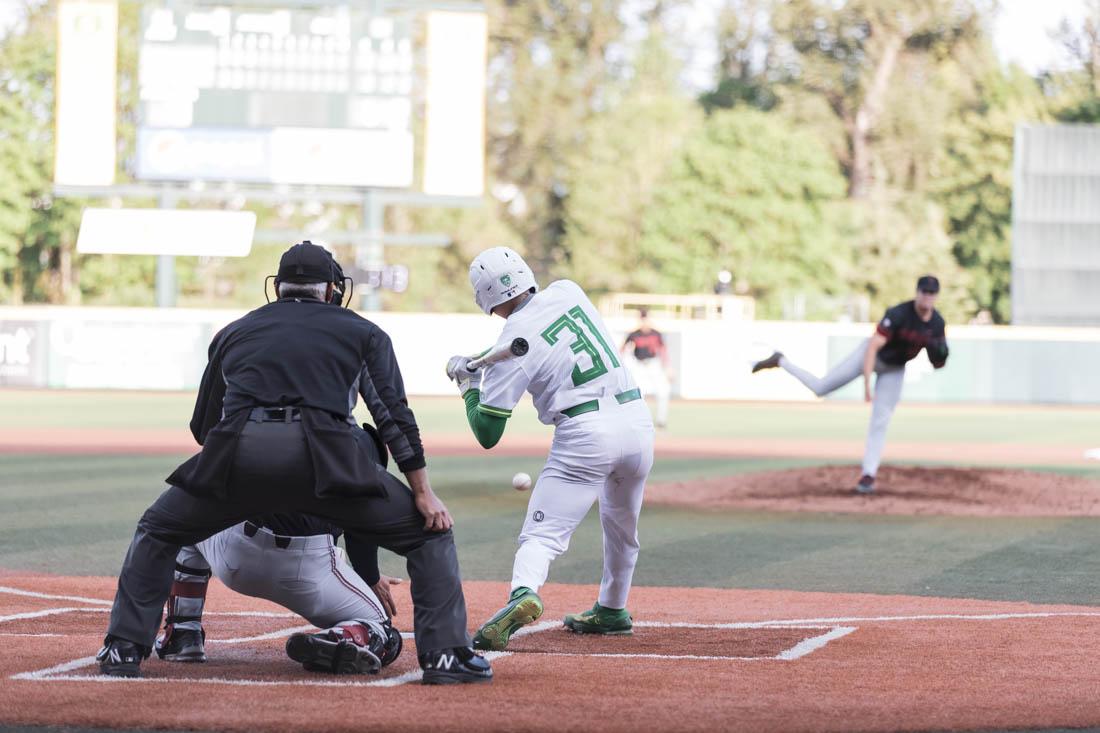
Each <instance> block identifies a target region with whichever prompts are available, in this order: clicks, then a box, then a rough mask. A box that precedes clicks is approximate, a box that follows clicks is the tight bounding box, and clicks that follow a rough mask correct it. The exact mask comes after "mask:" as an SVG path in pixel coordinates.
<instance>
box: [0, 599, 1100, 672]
mask: <svg viewBox="0 0 1100 733" xmlns="http://www.w3.org/2000/svg"><path fill="white" fill-rule="evenodd" d="M0 594H9V595H18V596H26V597H31V598H40V599H45V600H62V601H74V602H78V603H84V604H89V605H91V606H93V607H92V608H88V607H78V606H63V607H58V608H48V609H42V610H39V611H28V612H24V613H17V614H12V615H9V616H0V624H2V623H3V622H5V621H14V620H19V619H26V618H39V617H43V616H51V615H56V614H62V613H106V612H108V611H109V610H110V608H109V607H110V606H111V601H107V600H103V599H101V598H86V597H82V596H69V595H52V594H48V593H39V592H37V591H28V590H23V589H20V588H11V587H8V586H0ZM208 614H209V615H212V616H235V617H244V618H288V619H290V618H298V616H296V615H295V614H293V613H289V612H270V611H221V612H218V611H211V612H208ZM1067 617H1079V618H1080V617H1100V611H1097V612H1088V611H1051V612H1032V613H1023V612H1021V613H985V614H955V613H940V614H911V615H903V616H832V617H822V618H801V619H773V620H768V621H733V622H728V623H695V622H690V621H682V622H669V621H636V622H634V625H635V626H636V627H639V628H688V629H806V630H810V631H823V632H824V633H821V634H817V635H814V636H810V637H807V638H804V639H802V640H801V641H800V642H798V643H797V644H795V645H794V646H792V647H790V648H789V649H785V650H783V651H781V652H780V653H779V654H776V655H775V656H768V657H724V656H723V657H719V656H702V655H669V654H640V653H639V654H634V653H624V654H618V653H610V652H534V653H537V654H543V655H547V656H580V657H618V658H630V657H634V658H642V659H676V660H684V659H689V660H690V659H695V660H704V661H736V662H742V661H746V662H757V661H783V662H788V661H794V660H797V659H801V658H803V657H805V656H807V655H809V654H812V653H813V652H815V651H818V650H819V649H821V648H823V647H824V646H826V645H827V644H829V643H830V642H832V641H835V640H837V639H840V638H842V637H845V636H847V635H848V634H851V633H852V632H853V631H856V630H857V629H858V628H859V627H858V626H851V625H849V624H875V623H896V622H918V621H977V622H982V621H1004V620H1010V619H1047V618H1067ZM313 628H314V627H313V626H293V627H289V628H285V629H280V630H277V631H272V632H268V633H264V634H257V635H255V636H244V637H239V638H232V639H208V640H207V643H211V644H247V643H250V642H257V641H266V640H271V639H279V638H283V637H287V636H290V635H291V634H295V633H298V632H299V631H309V630H312V629H313ZM556 628H561V622H560V621H543V622H542V623H539V624H535V625H533V626H527V627H524V628H522V629H520V630H518V631H517V632H516V633H515V634H513V635H512V637H513V638H517V637H523V636H528V635H530V634H538V633H541V632H544V631H549V630H551V629H556ZM0 635H4V636H60V635H58V634H3V633H2V631H0ZM402 636H403V637H405V638H411V637H412V634H410V633H404V634H402ZM525 653H530V652H508V651H504V652H487V653H486V654H485V658H486V659H488V660H490V661H493V660H497V659H503V658H505V657H510V656H513V655H515V654H525ZM95 663H96V662H95V657H94V656H90V657H81V658H79V659H73V660H70V661H68V662H63V663H61V664H57V665H54V666H52V667H46V668H45V669H38V670H34V671H31V672H20V673H18V674H14V675H11V677H10V679H13V680H30V681H35V682H100V683H105V684H124V683H135V684H155V683H164V682H168V683H178V682H185V683H193V684H213V685H232V686H241V687H398V686H400V685H404V684H408V683H411V682H418V681H419V680H420V679H421V677H422V673H421V671H420V670H419V669H416V670H412V671H409V672H405V673H403V674H400V675H395V676H393V677H384V678H381V679H371V678H367V679H366V680H356V679H346V678H344V679H339V680H331V679H324V678H319V679H302V680H254V679H229V678H220V677H206V678H198V677H140V678H123V677H105V676H102V675H95V676H83V675H78V674H71V673H72V672H75V671H77V670H80V669H84V668H86V667H91V666H92V665H94V664H95Z"/></svg>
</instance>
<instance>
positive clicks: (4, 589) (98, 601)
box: [0, 585, 113, 606]
mask: <svg viewBox="0 0 1100 733" xmlns="http://www.w3.org/2000/svg"><path fill="white" fill-rule="evenodd" d="M0 593H10V594H11V595H13V596H27V597H29V598H45V599H47V600H51V601H80V602H81V603H91V604H94V605H101V606H110V605H111V604H112V603H113V601H105V600H103V599H102V598H85V597H84V596H58V595H53V594H50V593H39V592H37V591H33V590H23V589H21V588H11V587H9V586H6V585H0Z"/></svg>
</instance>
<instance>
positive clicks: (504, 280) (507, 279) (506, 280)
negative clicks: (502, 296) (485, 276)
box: [500, 275, 512, 287]
mask: <svg viewBox="0 0 1100 733" xmlns="http://www.w3.org/2000/svg"><path fill="white" fill-rule="evenodd" d="M500 284H501V285H503V286H504V287H508V286H509V285H511V284H512V276H511V275H501V276H500Z"/></svg>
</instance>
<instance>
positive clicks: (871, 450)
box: [779, 339, 905, 476]
mask: <svg viewBox="0 0 1100 733" xmlns="http://www.w3.org/2000/svg"><path fill="white" fill-rule="evenodd" d="M868 343H870V339H867V340H865V341H864V342H863V343H861V344H860V345H859V346H858V347H857V348H856V350H855V351H853V352H852V353H851V354H849V355H848V356H846V357H844V359H843V360H842V361H841V362H840V363H839V364H837V365H836V366H834V367H833V368H832V369H830V370H829V371H828V373H827V374H826V375H825V376H824V377H818V376H816V375H814V374H811V373H810V372H808V371H806V370H805V369H803V368H802V367H799V366H797V365H796V364H794V363H792V362H791V360H790V359H788V358H787V357H785V356H784V357H783V358H782V359H780V360H779V366H781V367H782V368H783V369H784V370H786V371H787V372H788V373H789V374H792V375H793V376H794V377H795V378H796V379H798V381H800V382H802V383H803V384H804V385H806V386H807V387H809V389H810V391H812V392H813V393H814V394H815V395H817V396H818V397H824V396H825V395H827V394H829V393H830V392H834V391H836V390H838V389H840V388H841V387H843V386H844V385H846V384H848V383H849V382H851V381H853V380H855V379H856V378H857V377H859V376H860V375H862V374H863V358H864V356H865V355H866V354H867V344H868ZM904 382H905V367H904V366H894V365H893V364H883V363H882V361H881V360H878V361H876V362H875V393H874V398H873V400H872V401H871V424H870V425H869V426H868V428H867V445H866V447H865V448H864V450H863V473H865V474H866V475H868V476H874V475H876V474H877V473H878V467H879V464H880V463H881V462H882V449H883V447H885V445H886V429H887V428H888V427H890V418H891V417H893V415H894V408H895V407H897V406H898V400H900V399H901V387H902V384H903V383H904Z"/></svg>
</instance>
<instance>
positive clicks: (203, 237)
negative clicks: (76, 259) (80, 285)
mask: <svg viewBox="0 0 1100 733" xmlns="http://www.w3.org/2000/svg"><path fill="white" fill-rule="evenodd" d="M255 231H256V215H255V214H254V213H253V212H251V211H220V210H205V209H93V208H88V209H85V210H84V216H83V218H82V219H81V220H80V234H79V235H78V236H77V240H76V251H77V252H81V253H84V254H123V255H178V256H184V257H186V256H192V257H195V256H205V257H244V256H246V255H247V254H248V253H249V251H251V249H252V235H253V234H254V233H255Z"/></svg>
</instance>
